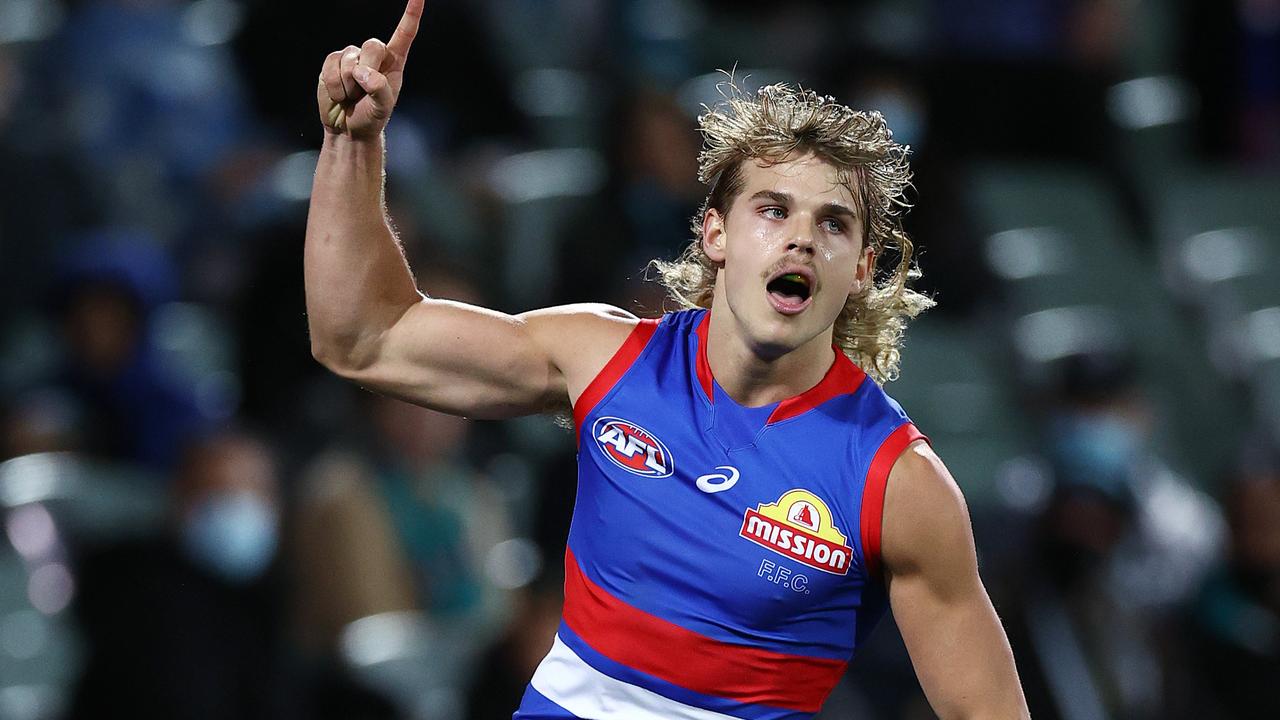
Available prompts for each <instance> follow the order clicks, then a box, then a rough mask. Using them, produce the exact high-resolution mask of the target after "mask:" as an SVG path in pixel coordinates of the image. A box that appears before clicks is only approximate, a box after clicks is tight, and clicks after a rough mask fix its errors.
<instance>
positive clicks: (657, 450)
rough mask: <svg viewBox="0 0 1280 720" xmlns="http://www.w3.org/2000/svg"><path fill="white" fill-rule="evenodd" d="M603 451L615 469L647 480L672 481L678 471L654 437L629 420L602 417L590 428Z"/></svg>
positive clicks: (667, 453) (668, 452)
mask: <svg viewBox="0 0 1280 720" xmlns="http://www.w3.org/2000/svg"><path fill="white" fill-rule="evenodd" d="M591 437H593V438H595V440H596V445H599V446H600V451H601V452H602V453H604V456H605V457H607V458H609V460H610V461H611V462H613V464H614V465H617V466H618V467H620V468H622V469H623V470H626V471H627V472H630V473H635V474H636V475H643V476H644V477H654V478H664V477H670V476H671V473H672V472H673V471H674V470H675V464H674V463H673V462H672V461H671V451H669V450H667V446H666V445H664V444H663V443H662V441H661V440H659V439H658V438H657V437H655V436H654V435H653V433H651V432H649V431H648V430H645V429H644V428H642V427H640V426H639V425H637V424H635V423H633V422H631V421H630V420H623V419H622V418H616V417H603V418H600V419H599V420H596V422H595V425H593V426H592V427H591Z"/></svg>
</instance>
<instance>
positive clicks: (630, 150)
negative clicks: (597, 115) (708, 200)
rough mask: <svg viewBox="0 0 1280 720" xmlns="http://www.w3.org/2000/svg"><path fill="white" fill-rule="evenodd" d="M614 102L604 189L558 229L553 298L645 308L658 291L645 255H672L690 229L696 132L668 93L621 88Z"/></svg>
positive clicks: (696, 197) (648, 311)
mask: <svg viewBox="0 0 1280 720" xmlns="http://www.w3.org/2000/svg"><path fill="white" fill-rule="evenodd" d="M618 98H619V99H618V105H617V106H616V107H615V108H614V112H615V114H614V116H613V124H614V125H615V127H616V128H617V131H616V134H615V135H614V136H613V137H612V143H611V147H610V148H609V160H610V162H611V163H612V164H613V172H612V173H611V174H610V183H609V185H608V186H607V187H606V188H605V190H604V193H603V196H602V197H600V198H599V199H597V200H596V201H595V202H593V203H592V207H591V208H590V210H589V211H588V213H586V214H585V215H582V216H579V217H577V218H575V219H574V221H573V222H571V223H570V224H569V225H568V226H567V227H566V229H565V234H566V237H565V240H564V242H563V243H562V245H561V247H562V255H561V261H560V262H559V264H558V265H559V267H561V268H562V269H563V270H562V273H563V274H562V276H561V283H562V287H561V288H559V289H558V291H557V293H556V296H555V297H556V299H557V300H558V301H560V302H587V301H600V300H601V299H606V300H610V301H613V302H616V303H617V304H618V305H619V306H621V307H623V308H625V309H626V310H628V311H631V312H635V313H639V314H641V315H646V316H652V315H653V314H655V313H656V312H657V311H659V310H660V309H661V308H662V301H663V297H664V293H663V291H662V289H661V287H659V286H658V285H657V284H656V283H647V282H643V278H644V276H645V273H646V266H647V265H648V262H649V261H650V260H652V259H654V258H667V259H670V258H673V257H675V255H676V254H677V253H678V252H679V251H680V250H681V249H682V248H683V247H684V246H685V244H687V242H688V239H689V237H690V232H691V230H690V226H689V221H690V218H692V217H693V215H694V213H695V212H696V211H697V209H698V205H699V204H700V203H701V202H702V199H703V197H704V196H705V188H704V187H703V185H702V184H701V183H700V182H698V163H697V157H698V147H699V143H700V140H699V137H698V133H697V130H696V129H695V125H694V120H693V118H691V117H689V116H688V115H687V114H686V113H685V112H684V111H683V110H682V109H681V107H680V105H679V104H678V103H677V102H676V100H675V98H673V97H672V96H670V95H668V94H665V93H662V92H658V91H656V90H652V89H640V90H637V91H634V92H623V93H620V94H619V96H618Z"/></svg>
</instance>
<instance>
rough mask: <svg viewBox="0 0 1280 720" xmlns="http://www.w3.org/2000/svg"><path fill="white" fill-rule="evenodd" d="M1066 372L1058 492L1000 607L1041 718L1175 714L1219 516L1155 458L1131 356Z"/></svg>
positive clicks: (1052, 440)
mask: <svg viewBox="0 0 1280 720" xmlns="http://www.w3.org/2000/svg"><path fill="white" fill-rule="evenodd" d="M1056 371H1057V372H1056V376H1055V377H1056V380H1055V382H1054V386H1053V393H1052V396H1051V400H1050V404H1049V406H1048V407H1047V408H1046V420H1047V436H1046V450H1045V454H1046V456H1047V460H1048V463H1049V466H1050V468H1051V470H1052V474H1053V490H1052V493H1051V495H1050V497H1049V499H1048V502H1047V503H1046V505H1045V507H1044V508H1043V510H1041V512H1040V514H1039V516H1038V518H1037V519H1036V521H1035V523H1034V526H1033V529H1032V537H1031V544H1030V552H1029V554H1028V555H1027V557H1025V558H1024V559H1023V562H1022V564H1021V565H1020V566H1018V567H1016V568H1014V569H1013V570H1012V571H1011V572H1007V573H1006V576H1005V578H1004V582H1005V583H1006V584H1007V585H1006V586H1005V587H1003V588H1001V589H998V590H997V591H996V595H997V597H998V598H999V601H998V602H997V607H998V608H1000V611H1001V614H1002V617H1003V618H1004V620H1005V622H1006V625H1007V626H1008V628H1009V638H1010V642H1011V643H1012V645H1013V647H1014V653H1015V655H1016V656H1017V658H1018V668H1019V672H1020V674H1021V676H1022V680H1023V684H1024V687H1025V689H1026V693H1027V700H1028V703H1029V705H1030V708H1031V712H1032V715H1033V716H1034V717H1037V718H1070V717H1075V716H1076V715H1075V713H1076V712H1077V711H1079V712H1085V713H1086V714H1087V715H1088V716H1090V717H1099V718H1106V717H1111V718H1156V717H1165V716H1166V715H1167V714H1168V713H1169V712H1171V711H1172V710H1173V707H1172V705H1171V704H1170V703H1169V701H1168V698H1169V697H1170V695H1169V689H1170V687H1171V686H1172V684H1173V682H1174V676H1175V673H1174V672H1172V671H1171V669H1170V665H1171V662H1172V661H1171V659H1170V658H1171V657H1175V656H1176V652H1177V651H1176V650H1175V649H1174V647H1173V646H1176V643H1177V642H1178V640H1179V638H1178V637H1177V635H1176V634H1175V633H1173V632H1172V630H1171V628H1172V624H1171V623H1172V618H1171V616H1172V611H1173V609H1174V607H1175V605H1176V603H1178V602H1180V601H1182V600H1185V598H1186V597H1187V596H1188V595H1189V594H1190V593H1191V592H1192V591H1194V589H1195V588H1196V587H1197V585H1198V583H1199V582H1200V580H1201V578H1202V577H1203V576H1204V573H1205V572H1206V571H1207V570H1208V568H1209V567H1210V565H1211V563H1212V562H1214V561H1215V559H1216V557H1217V554H1218V552H1219V548H1220V544H1221V539H1222V528H1221V526H1222V520H1221V518H1220V516H1219V513H1218V511H1217V509H1216V507H1215V506H1213V505H1212V503H1211V502H1210V501H1209V500H1208V498H1207V497H1205V496H1204V495H1203V494H1201V493H1199V492H1198V491H1196V490H1194V489H1193V488H1192V487H1191V486H1190V485H1189V484H1188V483H1187V482H1186V481H1185V480H1184V479H1182V478H1180V477H1178V476H1177V475H1175V474H1174V473H1173V472H1172V471H1171V470H1169V469H1168V467H1167V466H1166V465H1165V464H1164V463H1163V461H1162V460H1161V459H1160V458H1159V456H1158V455H1157V454H1156V452H1155V451H1154V450H1153V448H1152V445H1151V438H1150V435H1151V424H1152V413H1153V410H1152V408H1151V406H1150V405H1149V403H1148V402H1147V401H1146V399H1145V397H1144V395H1143V394H1142V392H1141V391H1140V389H1139V388H1138V385H1137V384H1136V373H1137V367H1136V365H1135V364H1134V361H1133V358H1132V357H1131V356H1129V355H1128V354H1126V353H1124V352H1122V351H1110V350H1108V351H1102V350H1099V351H1088V352H1081V353H1078V354H1074V355H1070V356H1067V357H1066V358H1064V359H1062V360H1060V361H1059V365H1058V366H1057V368H1056Z"/></svg>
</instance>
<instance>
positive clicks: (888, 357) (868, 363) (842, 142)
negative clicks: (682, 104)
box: [651, 78, 934, 384]
mask: <svg viewBox="0 0 1280 720" xmlns="http://www.w3.org/2000/svg"><path fill="white" fill-rule="evenodd" d="M720 92H721V95H722V96H723V97H724V98H725V102H724V103H722V104H719V105H717V107H716V108H715V109H712V108H708V107H706V106H705V105H704V106H703V108H704V109H705V110H706V112H705V113H704V114H702V115H700V116H698V126H699V130H700V131H701V132H702V135H703V138H704V140H705V144H704V146H703V149H702V152H701V153H699V154H698V180H700V181H702V182H703V183H705V184H708V185H710V187H711V190H710V192H709V194H708V195H707V198H706V200H705V201H703V203H702V207H701V208H700V209H699V210H698V214H697V215H695V216H694V217H693V221H692V229H693V236H694V237H693V241H692V242H690V243H689V245H688V246H687V247H686V248H685V249H684V251H683V252H682V253H681V254H680V256H679V257H678V258H676V259H675V260H674V261H665V260H654V261H653V262H652V263H651V264H652V266H653V268H654V269H655V270H656V271H657V273H658V281H659V282H660V283H661V284H662V285H663V286H664V287H666V289H667V293H668V294H669V295H670V296H671V298H672V299H673V300H674V301H675V302H676V303H677V304H678V305H679V306H680V307H681V308H695V307H701V308H710V307H711V297H712V294H713V290H714V288H715V282H716V272H717V270H718V266H717V265H716V264H715V263H714V262H712V261H711V258H709V257H707V253H706V251H705V250H704V249H703V247H702V220H703V218H704V217H705V216H706V214H707V210H709V209H711V208H715V209H716V210H717V211H718V212H719V213H720V214H721V216H726V217H727V215H728V212H729V207H730V206H731V205H732V204H733V201H734V198H736V197H737V195H738V194H739V193H741V192H742V185H743V182H744V180H743V176H742V166H743V163H745V162H747V161H756V162H761V163H764V164H766V165H773V164H777V163H780V162H784V161H786V160H787V159H788V158H789V157H790V156H792V154H793V153H798V154H805V153H810V152H812V153H813V154H814V155H816V156H817V157H819V158H820V159H822V160H825V161H826V162H829V163H831V164H832V165H833V166H835V168H836V169H837V172H838V176H839V178H840V182H841V184H843V185H844V186H845V187H846V188H848V190H849V192H850V193H851V194H852V195H853V197H854V199H855V200H856V201H857V205H858V208H857V209H858V214H859V215H860V216H861V220H862V230H863V233H862V236H863V241H864V242H865V243H867V244H868V246H869V247H871V248H872V249H873V250H874V252H875V257H874V258H873V260H872V262H873V265H872V268H871V271H872V272H871V277H872V282H870V283H867V284H866V285H865V286H864V287H863V289H862V291H861V292H859V293H858V294H856V295H850V296H849V298H848V299H847V300H846V301H845V305H844V309H843V310H841V311H840V315H839V316H838V317H837V318H836V321H835V332H834V341H835V344H836V345H837V346H838V347H839V348H840V349H841V350H842V351H844V353H845V354H846V355H848V356H849V359H850V360H852V361H853V362H854V363H856V364H857V365H858V366H859V367H860V368H862V370H863V371H864V372H866V373H867V374H868V375H870V376H871V377H872V378H873V379H874V380H875V381H876V382H878V383H880V384H884V383H886V382H890V381H892V380H894V379H896V378H897V376H898V366H899V363H900V359H901V346H902V341H903V333H904V332H905V330H906V325H907V321H908V320H909V319H911V318H914V317H916V316H917V315H919V314H920V313H921V312H924V311H925V310H927V309H929V308H930V307H933V305H934V301H933V300H932V299H931V298H929V297H926V296H925V295H922V294H921V293H918V292H916V291H915V290H912V289H910V288H908V287H907V283H908V281H909V280H914V279H916V278H919V277H920V270H919V268H918V267H916V266H915V265H913V263H912V260H913V257H912V256H913V251H914V244H913V243H912V242H911V239H910V238H909V237H907V234H906V233H905V232H904V231H903V230H902V215H903V214H904V213H905V212H906V211H907V210H908V209H910V207H911V204H910V202H908V201H907V199H906V198H905V197H904V193H905V191H906V189H907V188H908V187H909V186H910V185H911V168H910V167H909V165H908V164H907V153H908V152H909V151H910V148H908V147H907V146H904V145H900V144H898V143H896V142H894V141H893V133H892V132H891V131H890V130H889V127H888V125H886V124H885V121H884V117H882V116H881V115H880V113H879V112H874V111H872V112H860V111H855V110H852V109H850V108H848V107H846V106H844V105H840V104H838V103H837V102H836V101H835V99H834V98H832V97H823V96H819V95H817V94H816V93H814V92H813V91H811V90H804V89H801V88H795V87H791V86H789V85H786V84H783V83H779V84H776V85H767V86H765V87H762V88H760V90H759V92H758V93H757V95H756V97H755V98H752V97H750V96H749V95H747V94H745V93H744V92H743V91H742V90H740V89H739V88H738V87H737V86H736V85H734V83H733V80H732V78H730V79H729V81H727V82H725V83H721V88H720ZM886 253H891V254H893V255H896V256H897V258H898V261H897V265H896V267H894V269H893V271H892V272H890V273H877V272H876V267H875V265H874V263H875V262H876V261H878V260H879V259H880V258H881V257H883V256H884V255H885V254H886ZM877 274H879V275H881V277H879V278H877V277H876V276H877Z"/></svg>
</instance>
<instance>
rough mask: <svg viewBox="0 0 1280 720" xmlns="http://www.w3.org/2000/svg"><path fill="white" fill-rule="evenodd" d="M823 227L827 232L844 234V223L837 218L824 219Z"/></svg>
mask: <svg viewBox="0 0 1280 720" xmlns="http://www.w3.org/2000/svg"><path fill="white" fill-rule="evenodd" d="M822 226H823V227H824V228H826V230H827V232H832V233H836V234H839V233H842V232H844V223H842V222H840V221H839V220H837V219H835V218H825V219H823V221H822Z"/></svg>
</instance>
